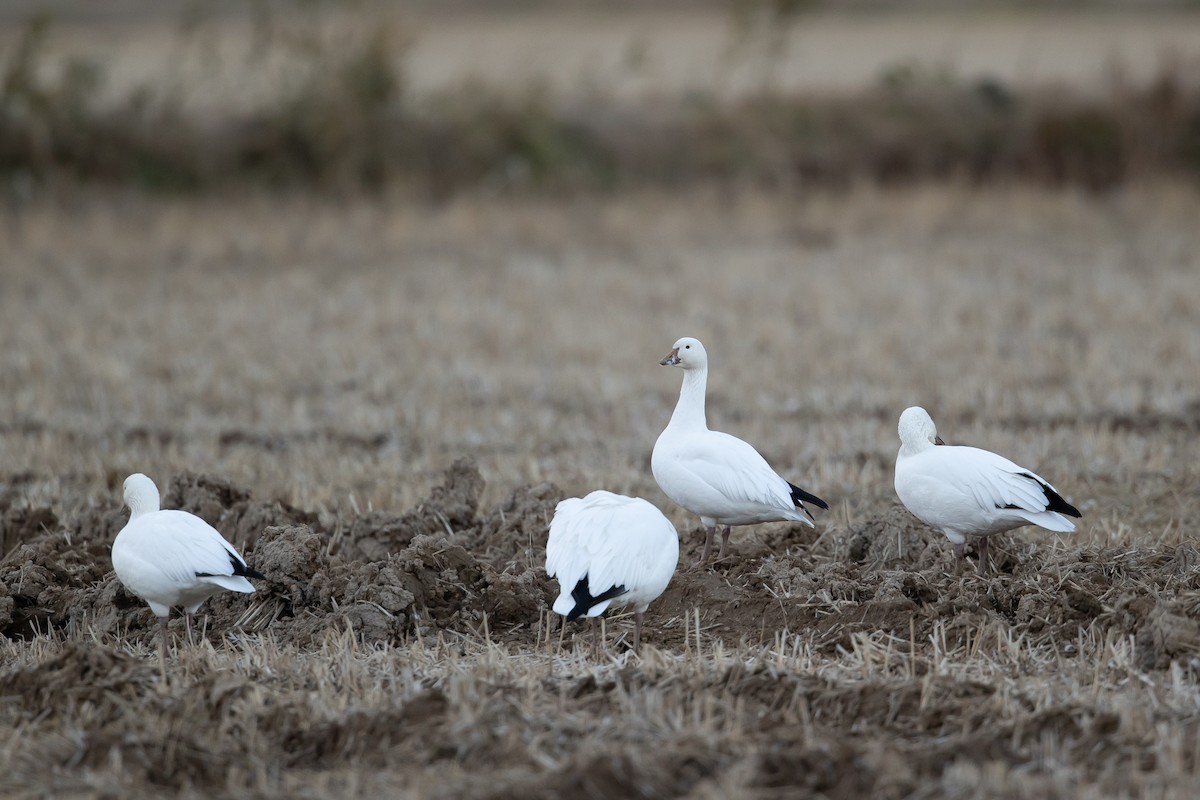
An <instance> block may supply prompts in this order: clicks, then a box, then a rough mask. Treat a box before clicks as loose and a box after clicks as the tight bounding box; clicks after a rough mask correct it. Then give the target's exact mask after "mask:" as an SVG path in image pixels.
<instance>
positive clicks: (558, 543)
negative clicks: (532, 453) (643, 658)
mask: <svg viewBox="0 0 1200 800" xmlns="http://www.w3.org/2000/svg"><path fill="white" fill-rule="evenodd" d="M678 562H679V536H678V534H677V533H676V532H675V526H674V525H672V524H671V521H670V520H668V519H667V518H666V517H665V516H663V514H662V512H661V511H659V510H658V509H657V508H655V507H654V506H653V505H651V504H650V503H648V502H646V501H645V500H642V499H641V498H638V497H625V496H624V495H619V494H613V493H612V492H606V491H603V490H600V491H595V492H592V493H591V494H589V495H588V496H586V497H583V498H579V497H571V498H568V499H566V500H563V501H562V502H561V503H559V504H558V506H557V507H556V508H555V509H554V518H553V519H552V520H551V521H550V537H549V539H548V541H547V542H546V574H548V575H549V576H550V577H552V578H557V579H558V583H559V587H560V590H559V594H558V599H556V600H555V601H554V612H555V613H556V614H562V615H563V617H565V618H566V620H575V619H578V618H579V617H589V618H591V619H592V620H593V628H592V632H593V637H594V636H595V627H594V620H595V618H596V617H598V616H600V615H601V614H603V613H604V612H605V611H606V610H607V609H608V607H609V606H611V605H614V604H615V605H631V606H633V617H634V628H633V649H634V652H637V650H638V648H639V646H640V645H641V640H642V617H643V615H644V614H645V613H646V607H647V606H649V605H650V603H652V602H654V600H655V599H656V598H657V597H658V596H659V595H661V594H662V593H663V591H664V590H665V589H666V588H667V584H668V583H670V582H671V576H672V575H674V574H675V565H676V564H677V563H678ZM566 620H565V621H564V623H563V624H564V626H565V624H566Z"/></svg>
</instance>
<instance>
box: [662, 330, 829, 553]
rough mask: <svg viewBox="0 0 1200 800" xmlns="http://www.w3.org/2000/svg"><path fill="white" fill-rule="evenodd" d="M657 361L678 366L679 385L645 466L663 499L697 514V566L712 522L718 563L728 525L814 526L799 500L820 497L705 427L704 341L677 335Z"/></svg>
mask: <svg viewBox="0 0 1200 800" xmlns="http://www.w3.org/2000/svg"><path fill="white" fill-rule="evenodd" d="M659 363H660V364H662V365H663V366H665V367H679V368H680V369H682V370H683V386H682V388H681V389H680V391H679V402H678V403H676V405H675V411H674V413H673V414H672V415H671V421H670V422H669V423H668V424H667V427H666V428H665V429H664V430H663V432H662V433H661V434H660V435H659V437H658V441H656V442H655V443H654V453H653V455H652V456H651V459H650V467H651V470H652V471H653V472H654V480H656V481H657V482H658V485H659V487H660V488H661V489H662V490H663V492H664V493H665V494H666V495H667V497H669V498H671V500H673V501H674V502H675V503H677V504H678V505H680V506H682V507H683V508H685V509H687V510H688V511H690V512H692V513H693V514H697V515H698V516H699V517H700V522H701V523H702V524H703V525H704V528H705V537H704V553H703V555H701V556H700V561H699V563H700V564H704V563H706V562H707V561H708V556H709V552H710V551H711V549H712V542H713V538H714V536H715V535H716V531H717V527H718V526H723V530H722V533H721V549H720V552H719V553H718V554H717V558H718V560H719V559H722V558H724V557H725V551H726V549H727V547H728V545H729V529H730V527H731V526H733V525H754V524H757V523H760V522H801V523H803V524H805V525H808V526H810V527H815V524H814V522H813V519H812V514H811V513H810V512H809V510H808V509H807V508H806V507H805V505H804V504H805V503H811V504H812V505H814V506H816V507H817V508H824V509H828V508H829V505H828V504H827V503H826V502H825V501H824V500H822V499H821V498H819V497H817V496H816V495H814V494H810V493H809V492H806V491H805V490H803V489H801V488H800V487H798V486H796V485H794V484H792V483H789V482H788V481H787V480H785V479H784V478H782V477H781V476H780V475H779V474H778V473H776V472H775V470H773V469H771V466H770V465H769V464H768V463H767V462H766V459H764V458H763V457H762V456H761V455H759V453H758V451H757V450H755V449H754V448H753V447H751V446H750V445H749V444H747V443H746V442H744V441H742V440H741V439H738V438H737V437H734V436H730V435H729V434H727V433H721V432H719V431H712V430H709V429H708V420H707V417H706V416H705V412H704V394H705V391H706V390H707V387H708V353H707V352H706V351H705V349H704V345H702V344H700V342H699V341H698V340H696V339H693V338H691V337H684V338H682V339H680V340H679V341H677V342H676V343H675V346H674V347H672V348H671V352H670V353H668V354H667V356H666V358H664V359H663V360H662V361H660V362H659Z"/></svg>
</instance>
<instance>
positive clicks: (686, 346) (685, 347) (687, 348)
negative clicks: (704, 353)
mask: <svg viewBox="0 0 1200 800" xmlns="http://www.w3.org/2000/svg"><path fill="white" fill-rule="evenodd" d="M683 349H684V350H691V349H692V346H691V345H690V344H685V345H684V346H683Z"/></svg>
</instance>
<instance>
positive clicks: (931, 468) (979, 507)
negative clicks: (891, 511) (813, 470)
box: [896, 406, 1083, 570]
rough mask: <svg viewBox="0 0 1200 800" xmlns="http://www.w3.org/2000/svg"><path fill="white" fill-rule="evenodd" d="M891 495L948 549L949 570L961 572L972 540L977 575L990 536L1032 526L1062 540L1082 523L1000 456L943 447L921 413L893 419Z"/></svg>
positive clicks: (1052, 492)
mask: <svg viewBox="0 0 1200 800" xmlns="http://www.w3.org/2000/svg"><path fill="white" fill-rule="evenodd" d="M899 433H900V452H899V453H898V454H897V456H896V494H897V495H899V496H900V502H902V503H903V504H904V507H905V508H907V509H908V510H909V511H911V512H912V514H913V516H915V517H916V518H917V519H919V520H921V521H922V522H924V523H925V524H926V525H929V526H931V527H934V528H937V529H938V530H940V531H941V532H942V533H944V534H945V535H946V538H947V539H949V540H950V541H951V542H953V544H954V555H955V557H956V558H955V567H956V569H959V570H961V569H962V561H963V554H964V552H965V550H966V541H967V539H966V537H968V536H975V537H979V568H980V569H981V570H982V569H984V568H985V567H986V565H987V560H988V538H987V537H989V536H991V535H992V534H995V533H1003V532H1004V531H1008V530H1012V529H1013V528H1020V527H1021V526H1023V525H1038V526H1040V527H1042V528H1045V529H1046V530H1051V531H1059V532H1061V533H1068V532H1070V531H1073V530H1075V524H1074V523H1073V522H1071V521H1070V520H1069V519H1067V517H1064V516H1063V515H1064V514H1066V515H1067V516H1071V517H1082V516H1083V515H1082V514H1080V513H1079V509H1077V508H1075V506H1073V505H1071V504H1070V503H1068V502H1067V501H1066V500H1064V499H1063V498H1062V495H1060V494H1059V493H1058V491H1057V490H1056V489H1055V488H1054V487H1053V486H1051V485H1050V484H1049V483H1048V482H1047V481H1045V480H1044V479H1042V478H1041V477H1040V476H1038V475H1037V474H1035V473H1034V472H1033V471H1032V470H1028V469H1025V468H1024V467H1021V466H1018V465H1016V464H1014V463H1013V462H1011V461H1009V460H1008V459H1007V458H1004V457H1003V456H999V455H996V454H995V453H992V452H990V451H988V450H980V449H979V448H977V447H959V446H952V445H947V444H945V443H944V442H942V440H941V438H940V437H939V436H938V435H937V427H936V426H935V425H934V424H933V419H931V418H930V416H929V414H928V413H927V412H926V411H925V409H923V408H920V407H919V406H913V407H912V408H907V409H905V410H904V413H903V414H901V415H900V425H899Z"/></svg>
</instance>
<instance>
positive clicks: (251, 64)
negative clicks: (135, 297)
mask: <svg viewBox="0 0 1200 800" xmlns="http://www.w3.org/2000/svg"><path fill="white" fill-rule="evenodd" d="M1159 175H1170V176H1176V177H1180V176H1182V177H1183V178H1184V179H1185V180H1188V181H1194V180H1197V179H1200V3H1196V2H1166V0H1161V1H1160V2H1134V1H1133V0H1124V1H1122V0H1109V1H1108V2H1073V3H1030V2H1000V1H999V0H979V1H978V2H969V3H955V2H937V1H935V0H927V1H923V0H905V2H901V3H887V4H884V3H878V2H819V1H818V0H729V2H709V3H685V2H650V3H634V2H624V3H599V2H574V3H566V4H561V3H549V2H533V1H532V0H530V1H529V2H522V3H512V4H505V5H504V6H503V8H501V7H499V6H497V5H496V4H490V3H483V2H471V1H470V0H459V1H458V2H451V3H434V2H413V3H387V2H371V1H369V0H357V1H356V0H341V1H340V2H334V1H332V0H331V1H327V2H318V1H317V0H257V1H256V2H252V3H208V2H195V1H191V2H183V1H177V2H175V1H173V2H150V1H149V0H118V1H117V2H111V3H104V4H102V5H97V4H93V3H86V2H81V0H73V1H72V0H63V1H62V2H49V3H46V2H37V3H35V2H32V0H13V2H10V3H7V4H6V5H5V7H4V8H3V10H0V181H2V182H3V184H4V185H5V187H6V189H7V194H8V195H9V196H10V197H21V196H25V195H28V194H29V193H31V192H35V191H37V190H38V189H41V188H46V187H50V188H53V187H62V186H75V185H78V184H80V183H87V184H115V185H122V186H135V187H138V188H141V189H146V190H152V191H167V192H196V191H203V190H208V189H213V188H216V187H237V186H265V187H272V188H277V189H297V188H304V189H316V190H320V191H334V192H343V191H359V190H366V191H381V190H384V189H397V190H400V191H405V192H411V193H413V194H416V195H424V196H429V197H432V198H442V197H446V196H448V195H451V194H454V193H456V192H459V191H462V190H464V189H470V188H481V187H482V188H487V189H493V190H498V191H506V192H507V191H527V190H535V191H541V192H558V191H608V190H614V189H622V188H631V187H638V186H643V185H647V184H652V185H659V186H667V187H677V186H687V185H689V184H692V183H695V182H698V181H704V182H718V183H736V184H741V185H746V184H749V185H755V186H763V187H771V188H782V189H784V190H789V189H798V188H803V187H806V186H811V185H814V184H823V185H835V186H836V185H843V184H847V183H850V182H855V181H860V180H870V181H877V182H881V183H889V184H891V183H897V182H905V181H915V180H926V179H951V180H966V181H971V182H989V181H998V180H1012V179H1021V180H1032V181H1037V182H1043V183H1047V184H1054V185H1061V184H1069V185H1078V186H1081V187H1085V188H1087V189H1091V190H1104V189H1107V188H1109V187H1112V186H1116V185H1119V184H1121V183H1123V182H1125V181H1127V180H1129V179H1131V178H1138V177H1147V176H1159Z"/></svg>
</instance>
